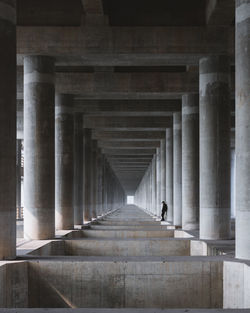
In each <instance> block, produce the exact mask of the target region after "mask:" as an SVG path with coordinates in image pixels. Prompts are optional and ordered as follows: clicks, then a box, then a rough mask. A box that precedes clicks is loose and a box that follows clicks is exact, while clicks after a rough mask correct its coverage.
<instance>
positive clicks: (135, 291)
mask: <svg viewBox="0 0 250 313" xmlns="http://www.w3.org/2000/svg"><path fill="white" fill-rule="evenodd" d="M222 273H223V263H222V262H211V261H192V262H190V261H188V260H187V259H186V260H182V261H178V260H176V259H175V260H174V259H173V261H165V262H161V261H158V262H140V261H139V260H138V261H137V262H119V261H112V260H111V261H107V259H106V260H105V261H103V260H102V261H100V260H98V259H94V258H93V259H92V260H91V261H89V262H88V261H85V262H81V261H78V260H77V259H75V260H74V266H72V260H71V261H66V260H64V261H58V260H57V261H56V262H53V261H46V260H44V261H36V262H30V263H29V287H30V289H29V300H30V303H29V305H30V307H51V308H52V307H86V308H87V307H103V308H109V307H110V308H122V307H123V308H127V307H134V308H143V307H148V308H163V307H166V308H187V307H188V308H194V307H196V308H213V307H214V308H220V307H222V301H223V291H222V286H223V283H222Z"/></svg>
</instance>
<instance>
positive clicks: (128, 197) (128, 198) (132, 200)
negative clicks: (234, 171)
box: [127, 196, 134, 204]
mask: <svg viewBox="0 0 250 313" xmlns="http://www.w3.org/2000/svg"><path fill="white" fill-rule="evenodd" d="M127 204H134V196H127Z"/></svg>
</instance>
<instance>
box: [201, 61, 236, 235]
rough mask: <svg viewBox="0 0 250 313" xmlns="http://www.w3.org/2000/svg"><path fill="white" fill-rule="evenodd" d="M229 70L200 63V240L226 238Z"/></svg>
mask: <svg viewBox="0 0 250 313" xmlns="http://www.w3.org/2000/svg"><path fill="white" fill-rule="evenodd" d="M229 73H230V66H229V59H228V57H227V56H211V57H208V58H204V59H202V60H201V61H200V237H201V238H202V239H229V238H230V167H231V165H230V75H229Z"/></svg>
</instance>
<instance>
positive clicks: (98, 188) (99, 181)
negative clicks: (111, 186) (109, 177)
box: [97, 148, 103, 216]
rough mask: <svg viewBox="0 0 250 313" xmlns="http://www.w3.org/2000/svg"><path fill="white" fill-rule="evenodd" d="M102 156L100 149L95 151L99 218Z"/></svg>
mask: <svg viewBox="0 0 250 313" xmlns="http://www.w3.org/2000/svg"><path fill="white" fill-rule="evenodd" d="M102 162H103V155H102V152H101V149H100V148H98V150H97V216H101V215H102V213H103V210H102V188H103V186H102V175H103V164H102Z"/></svg>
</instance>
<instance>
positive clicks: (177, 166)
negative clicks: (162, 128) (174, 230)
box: [173, 113, 182, 226]
mask: <svg viewBox="0 0 250 313" xmlns="http://www.w3.org/2000/svg"><path fill="white" fill-rule="evenodd" d="M173 119H174V121H173V224H174V225H175V226H181V224H182V168H181V157H182V143H181V142H182V140H181V138H182V136H181V134H182V129H181V113H174V115H173Z"/></svg>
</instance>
